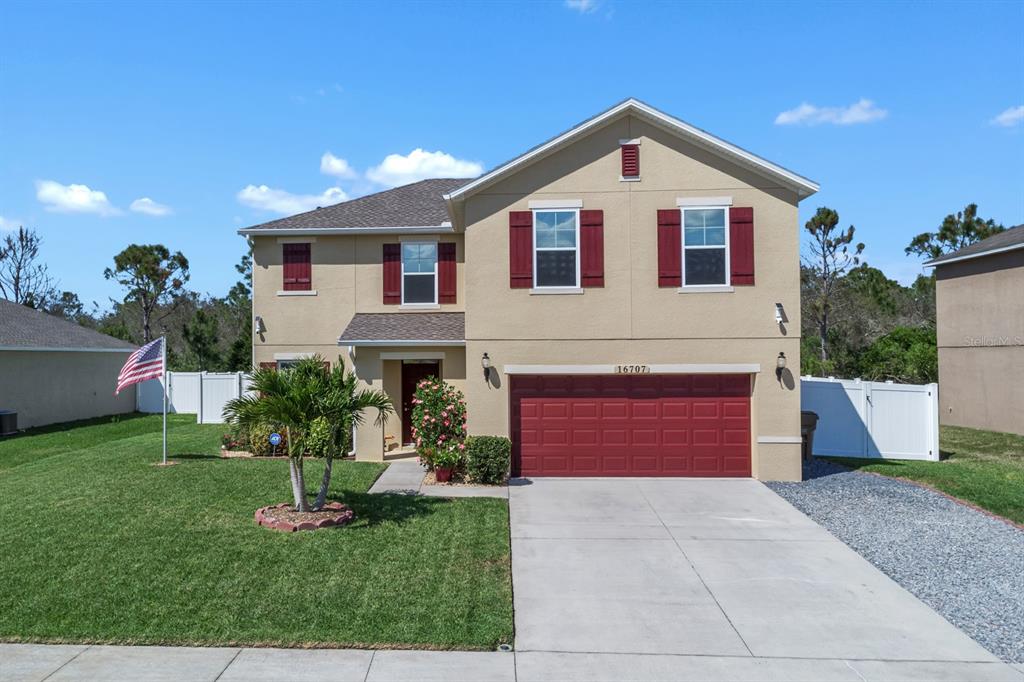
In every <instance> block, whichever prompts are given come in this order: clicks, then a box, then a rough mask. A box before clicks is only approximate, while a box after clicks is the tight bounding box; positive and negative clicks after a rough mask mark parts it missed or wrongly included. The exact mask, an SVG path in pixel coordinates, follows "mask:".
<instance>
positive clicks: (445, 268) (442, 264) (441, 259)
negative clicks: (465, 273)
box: [437, 242, 456, 303]
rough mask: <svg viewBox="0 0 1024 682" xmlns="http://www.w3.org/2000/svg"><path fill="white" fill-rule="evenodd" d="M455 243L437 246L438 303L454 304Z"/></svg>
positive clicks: (442, 243) (443, 243)
mask: <svg viewBox="0 0 1024 682" xmlns="http://www.w3.org/2000/svg"><path fill="white" fill-rule="evenodd" d="M455 288H456V275H455V243H454V242H441V243H440V244H438V245H437V298H438V302H439V303H455V298H456V295H455Z"/></svg>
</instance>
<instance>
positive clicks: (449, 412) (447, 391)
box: [412, 377, 466, 469]
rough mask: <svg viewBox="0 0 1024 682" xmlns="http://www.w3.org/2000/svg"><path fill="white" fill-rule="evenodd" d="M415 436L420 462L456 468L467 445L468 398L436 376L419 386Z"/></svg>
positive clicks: (414, 416) (415, 396) (413, 430)
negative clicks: (465, 441)
mask: <svg viewBox="0 0 1024 682" xmlns="http://www.w3.org/2000/svg"><path fill="white" fill-rule="evenodd" d="M412 404H413V407H412V437H413V440H414V441H415V442H416V451H417V452H418V453H419V455H420V460H421V461H422V462H423V463H424V464H426V465H427V467H428V468H430V469H433V468H435V466H439V465H440V466H444V467H451V466H454V467H456V468H457V466H458V465H459V464H461V462H462V459H463V453H464V452H465V450H466V445H465V443H464V442H463V441H464V440H465V438H466V399H465V397H463V395H462V392H461V391H459V390H457V389H456V388H454V387H453V386H451V385H449V384H446V383H445V382H443V381H441V380H440V379H438V378H437V377H427V378H426V379H424V380H422V381H420V382H419V383H418V384H416V393H415V394H414V395H413V399H412Z"/></svg>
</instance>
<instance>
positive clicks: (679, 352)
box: [465, 117, 800, 479]
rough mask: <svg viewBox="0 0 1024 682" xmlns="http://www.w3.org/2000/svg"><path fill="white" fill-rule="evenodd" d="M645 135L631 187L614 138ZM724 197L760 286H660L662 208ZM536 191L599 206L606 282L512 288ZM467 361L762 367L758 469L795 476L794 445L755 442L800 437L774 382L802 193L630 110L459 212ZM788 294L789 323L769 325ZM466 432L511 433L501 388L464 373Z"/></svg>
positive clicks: (795, 354) (783, 387)
mask: <svg viewBox="0 0 1024 682" xmlns="http://www.w3.org/2000/svg"><path fill="white" fill-rule="evenodd" d="M635 138H639V139H640V140H641V146H640V158H641V162H640V166H641V180H640V181H639V182H622V181H620V179H619V163H620V158H619V140H621V139H635ZM712 196H713V197H719V196H731V197H732V198H733V205H734V206H751V207H753V209H754V231H755V238H754V247H755V268H756V285H755V286H752V287H750V286H747V287H736V288H735V290H734V291H732V292H725V293H679V292H678V291H677V289H675V288H659V287H658V285H657V284H658V282H657V275H658V272H657V267H658V260H657V218H656V216H657V210H658V209H671V208H675V207H676V199H677V198H678V197H712ZM531 199H579V200H582V201H583V208H585V209H601V210H603V211H604V249H605V259H604V267H605V286H604V287H603V288H588V289H585V290H584V293H582V294H567V295H547V294H546V295H536V294H532V293H531V292H530V290H528V289H510V288H509V285H508V268H509V265H508V263H509V252H508V248H509V247H508V211H513V210H527V209H528V206H529V201H530V200H531ZM465 215H466V221H467V231H466V261H467V263H469V268H468V271H467V272H468V278H467V284H468V286H467V289H466V297H467V308H468V310H469V313H468V314H467V317H466V337H467V347H466V357H467V363H468V364H469V365H470V366H476V364H478V362H479V358H480V356H481V355H482V353H483V352H485V351H486V352H487V353H488V354H489V355H490V357H491V359H492V362H493V363H494V364H495V367H496V368H497V370H498V371H497V374H498V376H499V377H500V380H501V381H502V382H505V381H507V377H506V376H504V375H503V374H502V373H501V368H502V367H503V366H504V365H506V364H613V365H614V364H626V363H640V364H656V363H657V364H661V363H665V364H674V363H680V364H691V363H759V364H760V365H761V367H762V371H761V373H760V374H759V375H758V376H756V377H755V381H754V386H755V388H754V391H753V396H752V403H753V406H752V407H753V425H752V426H753V429H752V438H753V440H754V444H753V451H754V455H753V457H754V461H753V471H754V475H755V476H756V477H758V478H762V479H795V478H799V476H800V461H799V452H800V447H799V445H798V444H772V445H770V446H768V445H765V446H764V447H759V446H758V445H757V442H756V441H757V438H758V436H772V437H778V436H782V437H794V436H797V437H798V436H799V434H800V395H799V390H800V389H799V381H796V380H794V378H793V376H792V373H787V375H786V377H785V378H786V381H784V382H781V383H780V382H779V381H777V380H776V377H775V363H776V358H777V356H778V354H779V352H784V353H785V354H786V356H787V358H789V360H790V362H791V363H792V365H791V366H792V367H793V368H796V367H797V366H798V363H799V343H800V342H799V334H800V332H799V315H800V298H799V296H800V288H799V230H798V226H797V199H796V196H795V195H794V194H793V193H792V192H790V191H788V190H784V189H781V188H779V187H777V186H774V185H773V184H772V183H771V182H769V181H766V180H765V179H763V178H761V177H760V176H754V175H752V174H751V173H749V172H747V171H745V170H742V169H740V168H739V167H737V166H734V165H732V164H730V163H727V162H725V161H722V160H721V159H719V158H718V157H717V156H714V155H711V154H709V153H707V152H705V151H703V150H701V149H698V148H696V147H694V146H693V145H689V144H687V143H685V142H682V141H680V140H678V139H677V138H676V137H674V136H672V135H669V134H667V133H665V132H663V131H662V130H661V129H659V128H656V127H654V126H651V125H649V124H647V123H645V122H642V121H639V120H637V119H634V118H632V117H629V118H625V119H621V120H619V121H617V122H614V123H612V124H610V125H609V126H607V127H606V128H604V129H602V130H599V131H597V132H595V133H594V134H592V135H591V136H589V137H587V138H585V139H584V140H581V141H579V142H577V143H576V144H575V145H573V146H572V147H570V148H568V149H566V150H564V151H561V152H558V153H556V154H554V155H553V156H551V157H549V158H548V159H545V160H544V161H541V162H539V163H538V164H536V165H534V166H532V167H530V168H528V169H526V170H524V171H521V172H519V173H517V174H515V175H514V176H512V177H510V178H508V179H506V180H504V181H502V182H500V183H497V184H496V185H494V186H492V187H490V188H487V189H486V190H484V191H482V192H481V193H480V194H478V195H476V196H473V197H471V198H470V199H469V200H468V201H467V203H466V209H465ZM775 303H782V304H783V306H784V308H785V311H786V314H787V316H788V318H789V319H790V321H791V322H790V323H789V324H787V325H784V327H780V325H778V324H777V323H776V322H775V318H774V315H775ZM467 399H468V400H467V402H468V405H469V407H470V409H469V430H470V433H472V434H486V433H494V434H501V435H507V434H508V430H509V421H508V394H507V387H506V386H504V385H502V386H500V387H498V386H493V385H492V386H490V387H488V386H487V385H485V384H484V382H483V380H482V378H481V379H480V380H476V379H471V380H470V381H468V382H467Z"/></svg>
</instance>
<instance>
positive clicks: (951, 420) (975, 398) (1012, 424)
mask: <svg viewBox="0 0 1024 682" xmlns="http://www.w3.org/2000/svg"><path fill="white" fill-rule="evenodd" d="M925 265H926V266H930V267H934V268H935V307H936V323H937V327H938V328H937V336H938V346H939V421H940V422H941V423H942V424H949V425H952V426H969V427H971V428H975V429H988V430H990V431H1005V432H1007V433H1019V434H1022V435H1024V225H1018V226H1017V227H1012V228H1010V229H1008V230H1006V231H1005V232H1000V233H999V234H997V235H993V236H991V237H989V238H988V239H984V240H982V241H980V242H976V243H974V244H971V245H970V246H967V247H965V248H963V249H960V250H959V251H956V252H954V253H950V254H947V255H945V256H941V257H940V258H936V259H935V260H932V261H929V262H928V263H925Z"/></svg>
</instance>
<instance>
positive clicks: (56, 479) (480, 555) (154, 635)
mask: <svg viewBox="0 0 1024 682" xmlns="http://www.w3.org/2000/svg"><path fill="white" fill-rule="evenodd" d="M168 426H169V428H168V442H169V452H170V453H171V455H172V457H173V458H174V459H175V460H177V461H178V462H179V464H177V465H176V466H172V467H168V468H161V467H154V466H151V465H152V464H153V463H154V462H157V461H159V459H160V417H159V416H132V417H129V418H122V419H120V420H118V421H116V422H111V420H110V419H103V420H93V421H91V422H82V423H78V424H73V425H68V426H67V427H63V428H61V427H57V428H53V427H51V428H46V429H38V430H35V431H32V432H30V433H28V434H27V435H23V436H18V437H14V438H9V439H0V548H2V553H0V585H2V587H0V640H6V641H67V642H114V643H129V644H204V645H214V644H250V645H275V646H318V645H319V646H352V647H410V648H441V649H447V648H460V649H494V648H495V647H496V646H497V645H498V644H500V643H510V642H511V640H512V588H511V578H510V557H509V529H508V508H507V503H506V502H505V501H504V500H498V499H485V498H473V499H469V498H467V499H454V500H446V499H442V498H434V497H404V496H392V495H386V496H384V495H368V494H367V492H366V491H367V490H368V489H369V487H370V485H372V483H373V481H374V480H376V478H377V476H379V475H380V472H381V471H382V470H383V465H379V464H373V463H357V462H349V461H342V462H336V463H335V469H334V476H333V478H332V483H331V493H332V497H333V498H334V499H339V500H341V501H343V502H345V503H346V504H348V505H350V506H351V507H352V508H353V509H354V510H355V512H356V516H357V518H356V521H355V522H354V523H353V524H352V525H350V526H348V527H346V528H344V529H330V530H320V531H314V532H301V533H292V534H288V533H280V532H275V531H270V530H267V529H265V528H260V527H258V526H256V524H255V523H254V522H253V512H254V511H255V510H256V508H257V507H260V506H263V505H266V504H270V503H277V502H283V501H288V500H290V498H291V491H290V488H289V482H288V467H287V463H286V462H284V461H282V460H270V461H267V460H251V459H247V460H241V459H221V458H220V457H219V456H218V448H219V436H220V434H221V433H222V431H223V427H221V426H216V425H197V424H195V418H194V417H191V416H186V415H183V416H177V415H172V416H171V417H170V419H169V425H168ZM321 472H322V467H321V465H320V464H319V462H316V461H312V462H308V463H307V472H306V478H307V481H308V482H309V485H310V486H313V485H317V484H319V479H320V473H321Z"/></svg>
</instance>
